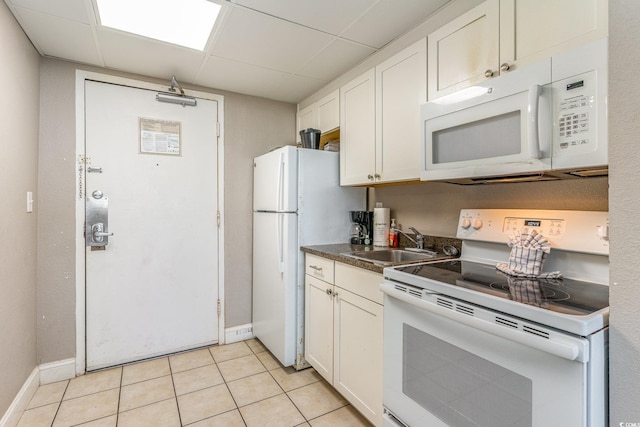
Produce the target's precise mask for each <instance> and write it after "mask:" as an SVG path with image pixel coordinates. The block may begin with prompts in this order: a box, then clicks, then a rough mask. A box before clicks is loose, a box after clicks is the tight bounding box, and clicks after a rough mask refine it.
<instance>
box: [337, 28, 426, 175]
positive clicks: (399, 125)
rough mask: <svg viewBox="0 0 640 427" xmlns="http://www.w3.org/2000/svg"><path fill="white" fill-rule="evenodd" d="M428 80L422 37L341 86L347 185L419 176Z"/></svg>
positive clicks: (343, 164)
mask: <svg viewBox="0 0 640 427" xmlns="http://www.w3.org/2000/svg"><path fill="white" fill-rule="evenodd" d="M426 79H427V65H426V40H425V39H421V40H420V41H418V42H417V43H414V44H413V45H411V46H409V47H408V48H406V49H404V50H402V51H401V52H399V53H398V54H396V55H394V56H393V57H391V58H389V59H387V60H386V61H384V62H382V63H381V64H379V65H378V66H376V67H375V69H371V70H369V71H368V72H366V73H365V74H363V75H362V76H360V77H358V78H356V79H354V80H352V81H351V82H349V83H347V84H346V85H344V86H343V87H342V88H341V89H340V113H341V116H340V141H341V142H340V146H341V147H340V184H341V185H371V184H379V183H387V182H398V181H411V180H417V179H419V177H420V167H421V164H420V158H421V157H420V150H421V148H420V147H421V146H420V104H422V103H424V102H426Z"/></svg>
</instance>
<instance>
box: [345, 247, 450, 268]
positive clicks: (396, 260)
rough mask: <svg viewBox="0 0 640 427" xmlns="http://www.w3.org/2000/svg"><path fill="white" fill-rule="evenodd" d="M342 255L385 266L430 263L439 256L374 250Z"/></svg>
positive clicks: (425, 252)
mask: <svg viewBox="0 0 640 427" xmlns="http://www.w3.org/2000/svg"><path fill="white" fill-rule="evenodd" d="M341 255H344V256H348V257H351V258H356V259H359V260H361V261H367V262H371V263H373V264H378V265H384V266H389V265H396V264H410V263H413V262H421V261H428V260H432V259H434V258H436V257H437V256H438V254H437V253H435V252H432V251H428V250H421V251H415V250H414V251H410V250H406V249H374V250H371V251H354V252H345V253H342V254H341Z"/></svg>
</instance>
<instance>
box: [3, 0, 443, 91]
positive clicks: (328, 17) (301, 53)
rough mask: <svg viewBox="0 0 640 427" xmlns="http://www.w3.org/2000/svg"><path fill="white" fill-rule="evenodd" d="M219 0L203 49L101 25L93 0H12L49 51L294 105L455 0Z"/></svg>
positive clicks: (45, 53) (27, 30)
mask: <svg viewBox="0 0 640 427" xmlns="http://www.w3.org/2000/svg"><path fill="white" fill-rule="evenodd" d="M212 1H213V0H212ZM215 1H216V2H217V3H219V4H221V5H222V13H221V15H220V18H219V19H218V23H217V24H216V26H215V27H214V29H213V31H212V34H211V36H210V37H209V42H208V43H207V46H206V48H205V51H204V52H201V51H198V50H193V49H189V48H184V47H180V46H176V45H172V44H168V43H163V42H159V41H156V40H152V39H147V38H145V37H140V36H136V35H133V34H129V33H125V32H121V31H117V30H113V29H110V28H105V27H102V26H100V25H99V17H98V15H97V7H96V5H95V2H94V0H5V2H6V3H7V5H8V6H9V9H10V10H11V12H12V13H13V14H14V15H15V17H16V19H17V20H18V22H19V23H20V25H21V26H22V28H23V29H24V31H25V33H26V34H27V36H28V37H29V38H30V39H31V42H32V43H33V45H34V46H35V47H36V49H38V51H39V52H40V54H41V55H43V56H48V57H54V58H62V59H67V60H71V61H76V62H80V63H86V64H91V65H96V66H100V67H104V68H110V69H115V70H121V71H126V72H131V73H137V74H142V75H147V76H151V77H157V78H165V79H167V81H169V80H170V79H171V76H172V75H175V76H176V78H177V79H178V81H179V82H180V83H181V84H183V85H188V84H193V85H201V86H206V87H211V88H217V89H223V90H228V91H233V92H239V93H245V94H249V95H255V96H261V97H265V98H270V99H276V100H281V101H287V102H293V103H295V102H298V101H301V100H302V99H304V98H306V97H307V96H309V95H311V94H312V93H314V92H315V91H317V90H318V89H320V88H322V87H323V86H324V85H326V84H327V83H328V82H330V81H331V80H333V79H334V78H336V77H338V76H339V75H340V74H342V73H344V72H345V71H347V70H349V69H351V68H352V67H354V66H355V65H357V64H358V63H360V62H361V61H362V60H363V59H364V58H366V57H367V56H369V55H371V54H373V53H375V52H376V51H378V50H379V49H380V48H382V47H383V46H385V45H386V44H388V43H389V42H390V41H392V40H394V39H395V38H397V37H398V36H400V35H402V34H404V33H405V32H407V31H408V30H410V29H411V28H413V27H415V26H416V25H417V24H419V23H420V22H422V21H423V20H424V19H425V18H426V17H427V16H429V15H431V14H432V13H433V12H434V11H436V10H437V9H438V8H440V7H441V6H443V5H444V4H445V3H447V2H448V1H449V0H227V1H224V0H215Z"/></svg>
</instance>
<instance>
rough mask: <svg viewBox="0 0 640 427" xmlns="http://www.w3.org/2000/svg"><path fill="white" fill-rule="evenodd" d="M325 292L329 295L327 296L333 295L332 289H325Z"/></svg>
mask: <svg viewBox="0 0 640 427" xmlns="http://www.w3.org/2000/svg"><path fill="white" fill-rule="evenodd" d="M325 292H326V293H327V295H329V296H331V295H333V291H332V290H331V289H327V290H326V291H325Z"/></svg>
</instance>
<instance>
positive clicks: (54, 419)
mask: <svg viewBox="0 0 640 427" xmlns="http://www.w3.org/2000/svg"><path fill="white" fill-rule="evenodd" d="M70 384H71V380H67V386H66V387H65V388H64V392H62V396H60V402H58V409H56V413H55V415H54V416H53V419H52V420H51V426H52V427H53V423H55V422H56V418H57V417H58V413H59V412H60V407H61V406H62V402H63V401H64V395H65V394H66V393H67V390H68V389H69V385H70ZM38 387H40V386H38ZM25 412H26V411H25ZM22 415H24V413H23V414H22Z"/></svg>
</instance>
